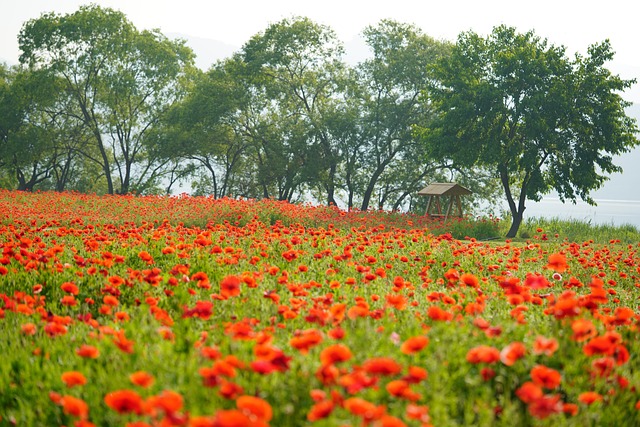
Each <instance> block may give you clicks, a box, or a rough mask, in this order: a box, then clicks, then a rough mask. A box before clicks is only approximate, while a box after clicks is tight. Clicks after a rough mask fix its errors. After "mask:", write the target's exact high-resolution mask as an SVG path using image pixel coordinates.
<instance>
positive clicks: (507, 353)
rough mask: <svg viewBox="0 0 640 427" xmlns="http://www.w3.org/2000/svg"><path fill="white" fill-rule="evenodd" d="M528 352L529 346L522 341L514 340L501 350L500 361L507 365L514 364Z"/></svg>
mask: <svg viewBox="0 0 640 427" xmlns="http://www.w3.org/2000/svg"><path fill="white" fill-rule="evenodd" d="M525 354H527V348H526V347H525V346H524V344H523V343H521V342H518V341H516V342H512V343H511V344H509V345H507V346H506V347H505V348H503V349H502V351H501V352H500V361H501V362H502V363H504V364H505V365H507V366H512V365H513V364H514V363H516V361H517V360H519V359H521V358H523V357H524V355H525Z"/></svg>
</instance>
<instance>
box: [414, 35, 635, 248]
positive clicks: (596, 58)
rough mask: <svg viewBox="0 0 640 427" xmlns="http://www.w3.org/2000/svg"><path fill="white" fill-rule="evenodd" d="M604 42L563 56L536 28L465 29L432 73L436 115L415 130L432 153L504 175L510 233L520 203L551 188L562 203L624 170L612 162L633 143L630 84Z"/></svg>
mask: <svg viewBox="0 0 640 427" xmlns="http://www.w3.org/2000/svg"><path fill="white" fill-rule="evenodd" d="M613 55H614V53H613V51H612V48H611V45H610V43H609V42H608V41H604V42H602V43H599V44H594V45H592V46H591V47H589V49H588V52H587V55H586V56H581V55H576V56H575V58H574V59H569V58H568V57H567V56H566V53H565V48H564V47H558V46H554V45H550V44H549V43H548V42H547V41H546V40H544V39H541V38H540V37H538V36H536V35H535V34H534V33H533V32H527V33H523V34H521V33H518V32H517V31H516V29H515V28H511V27H506V26H499V27H496V28H494V30H493V32H492V33H491V34H490V35H489V36H488V37H486V38H483V37H481V36H479V35H477V34H476V33H474V32H466V33H462V34H461V35H460V36H459V38H458V40H457V43H456V45H455V46H454V47H453V49H452V52H451V54H450V55H448V56H445V57H443V58H441V60H440V61H439V62H438V63H437V65H436V66H435V67H434V69H433V73H434V80H433V81H434V84H432V85H431V86H430V88H429V93H430V98H431V100H432V102H433V103H434V106H435V108H437V109H438V110H439V112H440V114H439V115H438V116H437V118H436V119H435V120H434V121H433V122H432V123H430V124H429V125H428V126H420V127H418V129H417V132H418V133H419V134H420V135H421V136H422V138H423V140H424V141H425V142H426V143H427V144H428V145H429V147H430V150H431V154H432V155H433V156H436V157H444V158H450V159H452V160H453V161H454V162H456V163H457V164H460V165H465V166H469V167H473V166H488V167H490V168H492V169H493V171H494V174H495V176H496V177H498V178H499V179H500V182H501V184H502V188H503V190H504V194H505V196H506V199H507V202H508V204H509V209H510V212H511V215H512V226H511V229H510V230H509V232H508V237H513V236H515V234H516V232H517V230H518V227H519V226H520V223H521V221H522V218H523V213H524V210H525V209H526V206H525V202H526V200H540V198H541V196H542V195H543V194H546V193H549V192H550V191H553V190H555V191H556V192H557V193H558V195H559V196H560V198H561V200H563V201H564V200H570V201H573V202H575V201H576V199H577V197H580V198H581V199H582V200H584V201H586V202H587V203H591V204H593V203H594V201H593V199H592V198H591V197H590V196H589V193H590V192H591V191H592V190H595V189H597V188H599V187H600V186H601V185H602V184H603V182H604V181H605V180H606V179H607V174H610V173H613V172H618V171H619V170H620V168H619V167H617V166H616V165H615V164H614V163H613V161H612V156H613V155H616V154H620V153H623V152H626V151H628V150H630V149H631V148H633V147H635V146H637V145H638V144H639V141H638V139H637V138H636V135H637V132H638V128H637V126H636V123H635V121H634V120H633V119H632V118H630V117H628V116H627V115H626V113H625V107H627V106H629V105H630V104H629V103H628V102H626V101H624V100H623V99H622V97H621V92H622V91H624V89H626V88H628V87H629V86H630V85H631V84H633V83H634V82H635V81H634V80H624V79H621V78H620V77H619V76H616V75H613V74H612V73H611V72H610V71H609V70H608V69H607V68H606V67H605V63H606V62H607V61H609V60H611V59H612V57H613Z"/></svg>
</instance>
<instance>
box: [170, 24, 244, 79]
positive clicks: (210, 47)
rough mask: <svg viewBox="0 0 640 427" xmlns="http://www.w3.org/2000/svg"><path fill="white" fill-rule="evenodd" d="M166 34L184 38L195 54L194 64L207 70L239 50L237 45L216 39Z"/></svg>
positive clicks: (171, 37)
mask: <svg viewBox="0 0 640 427" xmlns="http://www.w3.org/2000/svg"><path fill="white" fill-rule="evenodd" d="M166 36H167V37H168V38H170V39H182V40H185V42H186V44H187V46H189V47H190V48H191V49H193V52H194V53H195V54H196V60H195V61H196V66H197V67H198V68H200V69H201V70H208V69H209V68H211V66H212V65H213V64H214V63H216V62H217V61H219V60H222V59H225V58H229V57H230V56H231V55H233V54H234V53H235V52H237V51H238V50H240V47H238V46H232V45H230V44H227V43H224V42H221V41H218V40H212V39H205V38H201V37H193V36H189V35H187V34H180V33H167V34H166Z"/></svg>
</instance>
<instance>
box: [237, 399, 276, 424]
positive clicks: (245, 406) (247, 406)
mask: <svg viewBox="0 0 640 427" xmlns="http://www.w3.org/2000/svg"><path fill="white" fill-rule="evenodd" d="M236 406H237V408H238V409H239V410H240V411H242V412H243V413H244V414H246V415H249V416H250V417H252V418H257V419H259V420H261V421H265V422H268V421H269V420H271V417H272V416H273V410H272V409H271V405H269V402H267V401H266V400H264V399H261V398H259V397H254V396H240V397H238V398H237V399H236Z"/></svg>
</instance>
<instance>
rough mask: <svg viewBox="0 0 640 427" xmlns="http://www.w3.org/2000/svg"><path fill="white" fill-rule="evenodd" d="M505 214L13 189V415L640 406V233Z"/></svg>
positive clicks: (8, 266) (278, 422) (274, 422)
mask: <svg viewBox="0 0 640 427" xmlns="http://www.w3.org/2000/svg"><path fill="white" fill-rule="evenodd" d="M497 227H499V222H498V221H496V220H491V219H488V220H466V221H463V222H459V223H457V224H452V223H449V224H447V223H445V224H442V223H437V222H432V221H429V219H428V218H425V217H421V216H410V215H402V214H391V213H384V212H344V211H340V210H339V209H336V208H329V207H314V206H305V205H294V204H289V203H283V202H275V201H253V200H232V199H218V200H215V199H212V198H206V197H188V196H181V197H136V196H95V195H81V194H75V193H21V192H12V191H4V190H0V245H1V246H2V253H0V355H1V356H0V425H1V426H5V425H6V426H11V425H17V426H41V425H47V426H75V427H88V426H129V427H142V426H191V427H205V426H211V427H213V426H216V427H223V426H269V425H270V426H318V427H320V426H384V427H391V426H394V427H395V426H421V427H426V426H460V425H465V426H466V425H469V426H485V425H486V426H501V425H506V426H527V425H535V426H538V425H540V426H603V425H611V426H621V425H640V393H639V390H638V387H640V369H639V368H640V365H639V364H638V354H639V353H640V340H638V326H639V325H640V312H639V308H638V307H639V298H640V289H639V288H640V255H639V250H640V244H639V243H638V242H625V241H621V240H620V239H618V238H617V237H616V236H611V239H610V240H609V241H608V242H599V241H598V242H595V241H593V240H586V241H572V240H570V239H568V238H566V237H565V236H563V235H559V234H556V233H552V232H548V231H547V230H545V229H542V228H538V229H537V230H535V232H534V233H532V235H531V236H530V238H527V239H526V240H525V239H519V240H517V241H509V240H506V241H505V240H504V239H492V240H485V238H489V237H494V236H496V235H497V233H498V230H497Z"/></svg>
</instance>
